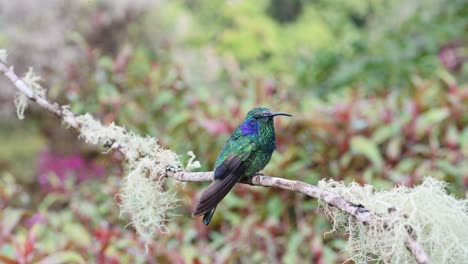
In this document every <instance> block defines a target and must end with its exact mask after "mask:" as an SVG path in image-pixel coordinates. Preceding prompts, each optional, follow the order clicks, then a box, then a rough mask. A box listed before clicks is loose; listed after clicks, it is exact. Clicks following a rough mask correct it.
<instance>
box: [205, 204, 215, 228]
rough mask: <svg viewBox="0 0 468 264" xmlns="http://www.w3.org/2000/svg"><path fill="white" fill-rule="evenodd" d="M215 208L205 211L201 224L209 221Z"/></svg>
mask: <svg viewBox="0 0 468 264" xmlns="http://www.w3.org/2000/svg"><path fill="white" fill-rule="evenodd" d="M215 210H216V207H215V208H213V209H211V210H210V211H208V212H206V213H205V215H203V224H204V225H206V226H207V225H208V224H209V223H210V221H211V217H213V214H214V212H215Z"/></svg>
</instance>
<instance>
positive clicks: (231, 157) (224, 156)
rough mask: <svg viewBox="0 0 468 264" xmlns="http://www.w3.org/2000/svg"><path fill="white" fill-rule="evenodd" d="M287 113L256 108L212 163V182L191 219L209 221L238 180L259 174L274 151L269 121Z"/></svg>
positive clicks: (273, 137)
mask: <svg viewBox="0 0 468 264" xmlns="http://www.w3.org/2000/svg"><path fill="white" fill-rule="evenodd" d="M278 115H283V116H291V115H290V114H287V113H282V112H272V111H271V110H270V109H268V108H266V107H256V108H254V109H252V110H250V112H249V113H247V116H246V117H245V119H244V121H242V123H241V124H240V125H239V126H238V127H237V128H236V130H235V131H234V133H233V134H232V135H231V137H230V138H229V139H228V141H227V142H226V144H225V145H224V147H223V149H222V150H221V153H220V154H219V156H218V159H217V160H216V164H215V169H214V181H213V182H212V183H211V185H210V186H208V188H207V189H206V190H205V191H204V192H203V194H202V196H201V198H200V201H199V202H198V204H197V208H196V209H195V211H194V212H193V214H192V216H193V217H196V216H200V215H203V224H204V225H208V224H209V223H210V221H211V217H212V216H213V214H214V212H215V210H216V206H217V205H218V203H219V202H221V200H222V199H223V198H224V197H225V196H226V194H227V193H228V192H229V191H230V190H231V189H232V187H234V184H236V182H238V181H239V180H240V179H241V178H244V177H245V178H249V177H252V176H254V175H255V174H256V173H257V172H259V171H260V170H262V169H263V168H264V167H265V166H266V165H267V164H268V162H269V161H270V158H271V154H273V151H274V150H275V148H276V139H275V128H274V125H273V117H275V116H278Z"/></svg>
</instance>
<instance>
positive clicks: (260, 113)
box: [240, 107, 291, 135]
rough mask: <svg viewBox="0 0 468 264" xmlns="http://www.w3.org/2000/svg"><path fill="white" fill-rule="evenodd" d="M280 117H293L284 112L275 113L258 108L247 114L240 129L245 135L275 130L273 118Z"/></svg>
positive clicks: (267, 109) (264, 108)
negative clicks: (264, 130)
mask: <svg viewBox="0 0 468 264" xmlns="http://www.w3.org/2000/svg"><path fill="white" fill-rule="evenodd" d="M279 115H283V116H291V115H290V114H288V113H284V112H273V111H271V109H269V108H266V107H256V108H254V109H252V110H250V111H249V112H248V113H247V116H246V117H245V119H244V122H242V125H241V127H240V128H241V129H242V132H243V134H244V135H247V134H249V135H252V134H258V131H259V130H262V129H263V128H270V127H271V128H273V117H275V116H279Z"/></svg>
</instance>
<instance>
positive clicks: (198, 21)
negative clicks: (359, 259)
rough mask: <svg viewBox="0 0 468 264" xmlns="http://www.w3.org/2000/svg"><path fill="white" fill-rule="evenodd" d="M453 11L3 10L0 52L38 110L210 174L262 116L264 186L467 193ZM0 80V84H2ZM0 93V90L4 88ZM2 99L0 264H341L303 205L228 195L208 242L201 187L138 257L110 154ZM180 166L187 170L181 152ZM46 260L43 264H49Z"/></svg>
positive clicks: (462, 41) (10, 6)
mask: <svg viewBox="0 0 468 264" xmlns="http://www.w3.org/2000/svg"><path fill="white" fill-rule="evenodd" d="M467 8H468V6H467V5H466V2H465V1H463V0H454V1H449V2H446V1H440V0H426V1H412V2H408V1H401V0H397V1H390V2H389V1H381V0H367V1H360V0H352V1H349V0H348V1H342V0H337V1H307V0H290V1H288V0H270V1H267V0H261V1H244V0H237V1H221V0H217V1H208V0H185V1H183V0H178V1H164V0H159V1H145V0H139V1H105V0H101V1H60V0H48V1H41V2H40V3H39V1H30V0H29V1H27V0H22V1H13V2H12V1H1V2H0V21H1V22H2V23H0V46H4V47H7V49H8V50H9V62H10V63H12V64H14V65H15V66H16V69H17V70H18V71H23V70H26V69H27V67H29V66H33V67H34V68H35V69H36V71H38V72H40V73H41V75H42V77H43V79H44V82H43V83H44V85H45V86H47V87H49V92H48V96H49V97H50V98H51V99H52V100H55V101H58V102H60V103H61V104H70V105H71V107H72V110H73V111H74V112H76V113H86V112H89V113H92V114H93V115H95V116H97V117H99V118H100V119H101V120H103V122H107V123H109V122H116V123H118V124H121V125H124V126H126V127H127V128H129V129H131V130H133V131H135V132H138V133H140V134H149V135H152V136H155V137H157V138H159V139H160V143H161V144H163V145H165V146H167V147H169V148H171V149H173V150H174V151H176V152H177V153H179V154H184V153H186V152H187V151H189V150H193V151H194V153H195V154H196V155H197V157H198V159H199V160H200V161H201V162H202V166H203V167H202V169H203V170H211V169H212V166H213V163H214V161H215V159H216V156H217V154H218V152H219V150H220V149H221V147H222V145H223V144H224V142H225V141H226V139H227V138H228V137H229V134H230V132H231V131H232V130H233V129H234V128H235V127H236V126H237V124H238V123H239V122H240V121H241V120H242V118H243V117H244V115H245V114H246V112H247V111H248V110H250V109H251V108H253V107H254V106H257V105H265V106H269V107H271V108H273V109H275V110H278V111H285V112H289V113H292V114H293V115H294V118H292V119H288V120H286V119H281V120H277V121H278V122H277V124H276V125H277V140H278V144H277V146H278V147H277V153H276V154H274V156H273V159H272V161H271V163H270V164H269V165H268V167H267V168H266V169H265V173H268V174H271V175H275V176H280V177H285V178H290V179H298V180H301V181H305V182H308V183H311V184H315V183H317V181H318V180H319V179H321V178H333V179H342V180H344V181H346V182H350V181H353V180H354V181H357V182H359V183H362V184H364V183H371V184H373V185H374V186H376V187H378V188H391V187H392V186H394V185H395V184H404V185H408V186H412V185H414V184H418V183H420V182H421V180H422V178H423V177H424V176H426V175H431V176H433V177H436V178H438V179H442V180H445V181H447V182H448V183H449V191H450V192H451V193H453V194H454V195H456V196H459V197H465V195H466V190H467V188H468V162H467V159H468V114H467V113H468V88H467V81H468V69H467V66H466V61H467V58H468V52H467V43H468V42H467V41H468V40H467V39H466V35H467V34H466V31H467V29H468V21H467V19H466V16H464V14H466V13H468V10H467ZM2 79H3V78H2ZM2 81H3V80H2ZM1 86H2V89H1V91H0V100H1V102H2V103H1V106H0V118H1V119H0V120H1V121H2V122H1V123H0V144H1V146H2V147H1V149H0V181H1V184H0V208H1V213H0V222H1V224H0V260H2V261H4V262H7V263H8V262H11V263H13V262H12V261H13V260H20V261H21V260H24V261H30V262H40V261H42V262H43V263H47V262H48V261H50V259H51V258H56V259H59V260H61V261H62V262H64V263H70V262H77V263H80V262H98V263H127V262H137V263H143V262H149V263H165V262H171V263H184V262H192V263H209V262H211V261H212V260H214V261H215V262H217V263H223V262H246V261H248V262H271V263H276V262H287V263H297V262H314V263H335V262H344V261H345V260H346V259H347V258H348V256H347V255H346V253H345V252H343V251H342V250H343V248H344V244H345V241H346V239H347V237H346V234H342V233H332V234H326V235H324V234H325V233H326V232H327V231H329V230H330V229H331V227H330V224H329V222H328V220H327V219H326V218H325V217H324V216H323V215H322V213H321V212H320V211H317V203H316V201H314V200H311V199H308V198H304V197H303V196H300V195H298V194H295V193H289V192H283V191H279V190H275V189H266V188H253V187H250V186H236V187H235V189H234V191H233V192H232V194H230V195H229V196H228V197H226V199H225V200H223V202H222V205H220V206H219V208H218V213H217V214H215V217H214V219H213V221H212V223H211V224H210V226H209V227H208V228H206V227H204V226H203V225H202V224H201V221H200V219H191V218H190V213H191V211H192V210H193V207H194V205H195V201H196V199H197V197H198V196H197V195H198V194H199V192H200V191H201V189H202V187H204V185H203V184H187V185H185V186H179V188H178V190H177V192H178V197H179V198H180V205H181V206H180V207H179V208H178V209H176V213H177V214H178V216H177V217H175V218H174V220H173V221H171V222H170V223H168V227H169V232H168V233H167V234H165V235H162V236H158V237H157V239H155V241H154V243H151V244H150V245H149V248H148V249H149V254H147V255H145V254H144V253H145V247H144V242H143V241H142V240H141V239H140V238H138V237H137V236H136V234H135V231H134V230H133V229H132V227H129V226H128V227H125V225H126V223H127V222H126V221H125V219H123V220H122V219H119V209H118V205H117V203H118V202H119V201H118V199H117V198H115V195H116V193H117V191H118V188H119V184H120V180H121V179H122V173H123V168H122V166H123V162H122V157H121V155H119V153H108V154H106V155H103V154H101V153H100V151H101V150H99V149H96V148H95V147H94V146H85V145H84V144H83V142H80V141H78V140H77V139H76V135H74V134H73V133H72V132H70V131H68V130H66V129H65V128H63V127H61V126H60V123H59V122H58V121H57V120H56V119H55V117H54V116H51V115H50V114H49V113H45V112H43V111H41V110H40V109H35V108H34V107H32V108H30V109H29V110H27V113H26V120H25V121H21V122H19V121H18V120H17V119H16V117H15V115H14V107H13V106H12V102H13V96H14V89H13V87H11V85H9V84H4V83H2V84H1ZM181 157H182V159H186V158H188V157H186V156H184V155H182V156H181ZM48 258H49V259H48Z"/></svg>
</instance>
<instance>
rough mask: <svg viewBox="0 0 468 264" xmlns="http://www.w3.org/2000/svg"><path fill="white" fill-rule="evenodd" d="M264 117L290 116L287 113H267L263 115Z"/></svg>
mask: <svg viewBox="0 0 468 264" xmlns="http://www.w3.org/2000/svg"><path fill="white" fill-rule="evenodd" d="M264 115H265V116H271V117H273V116H279V115H282V116H292V115H290V114H288V113H285V112H268V113H264Z"/></svg>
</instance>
